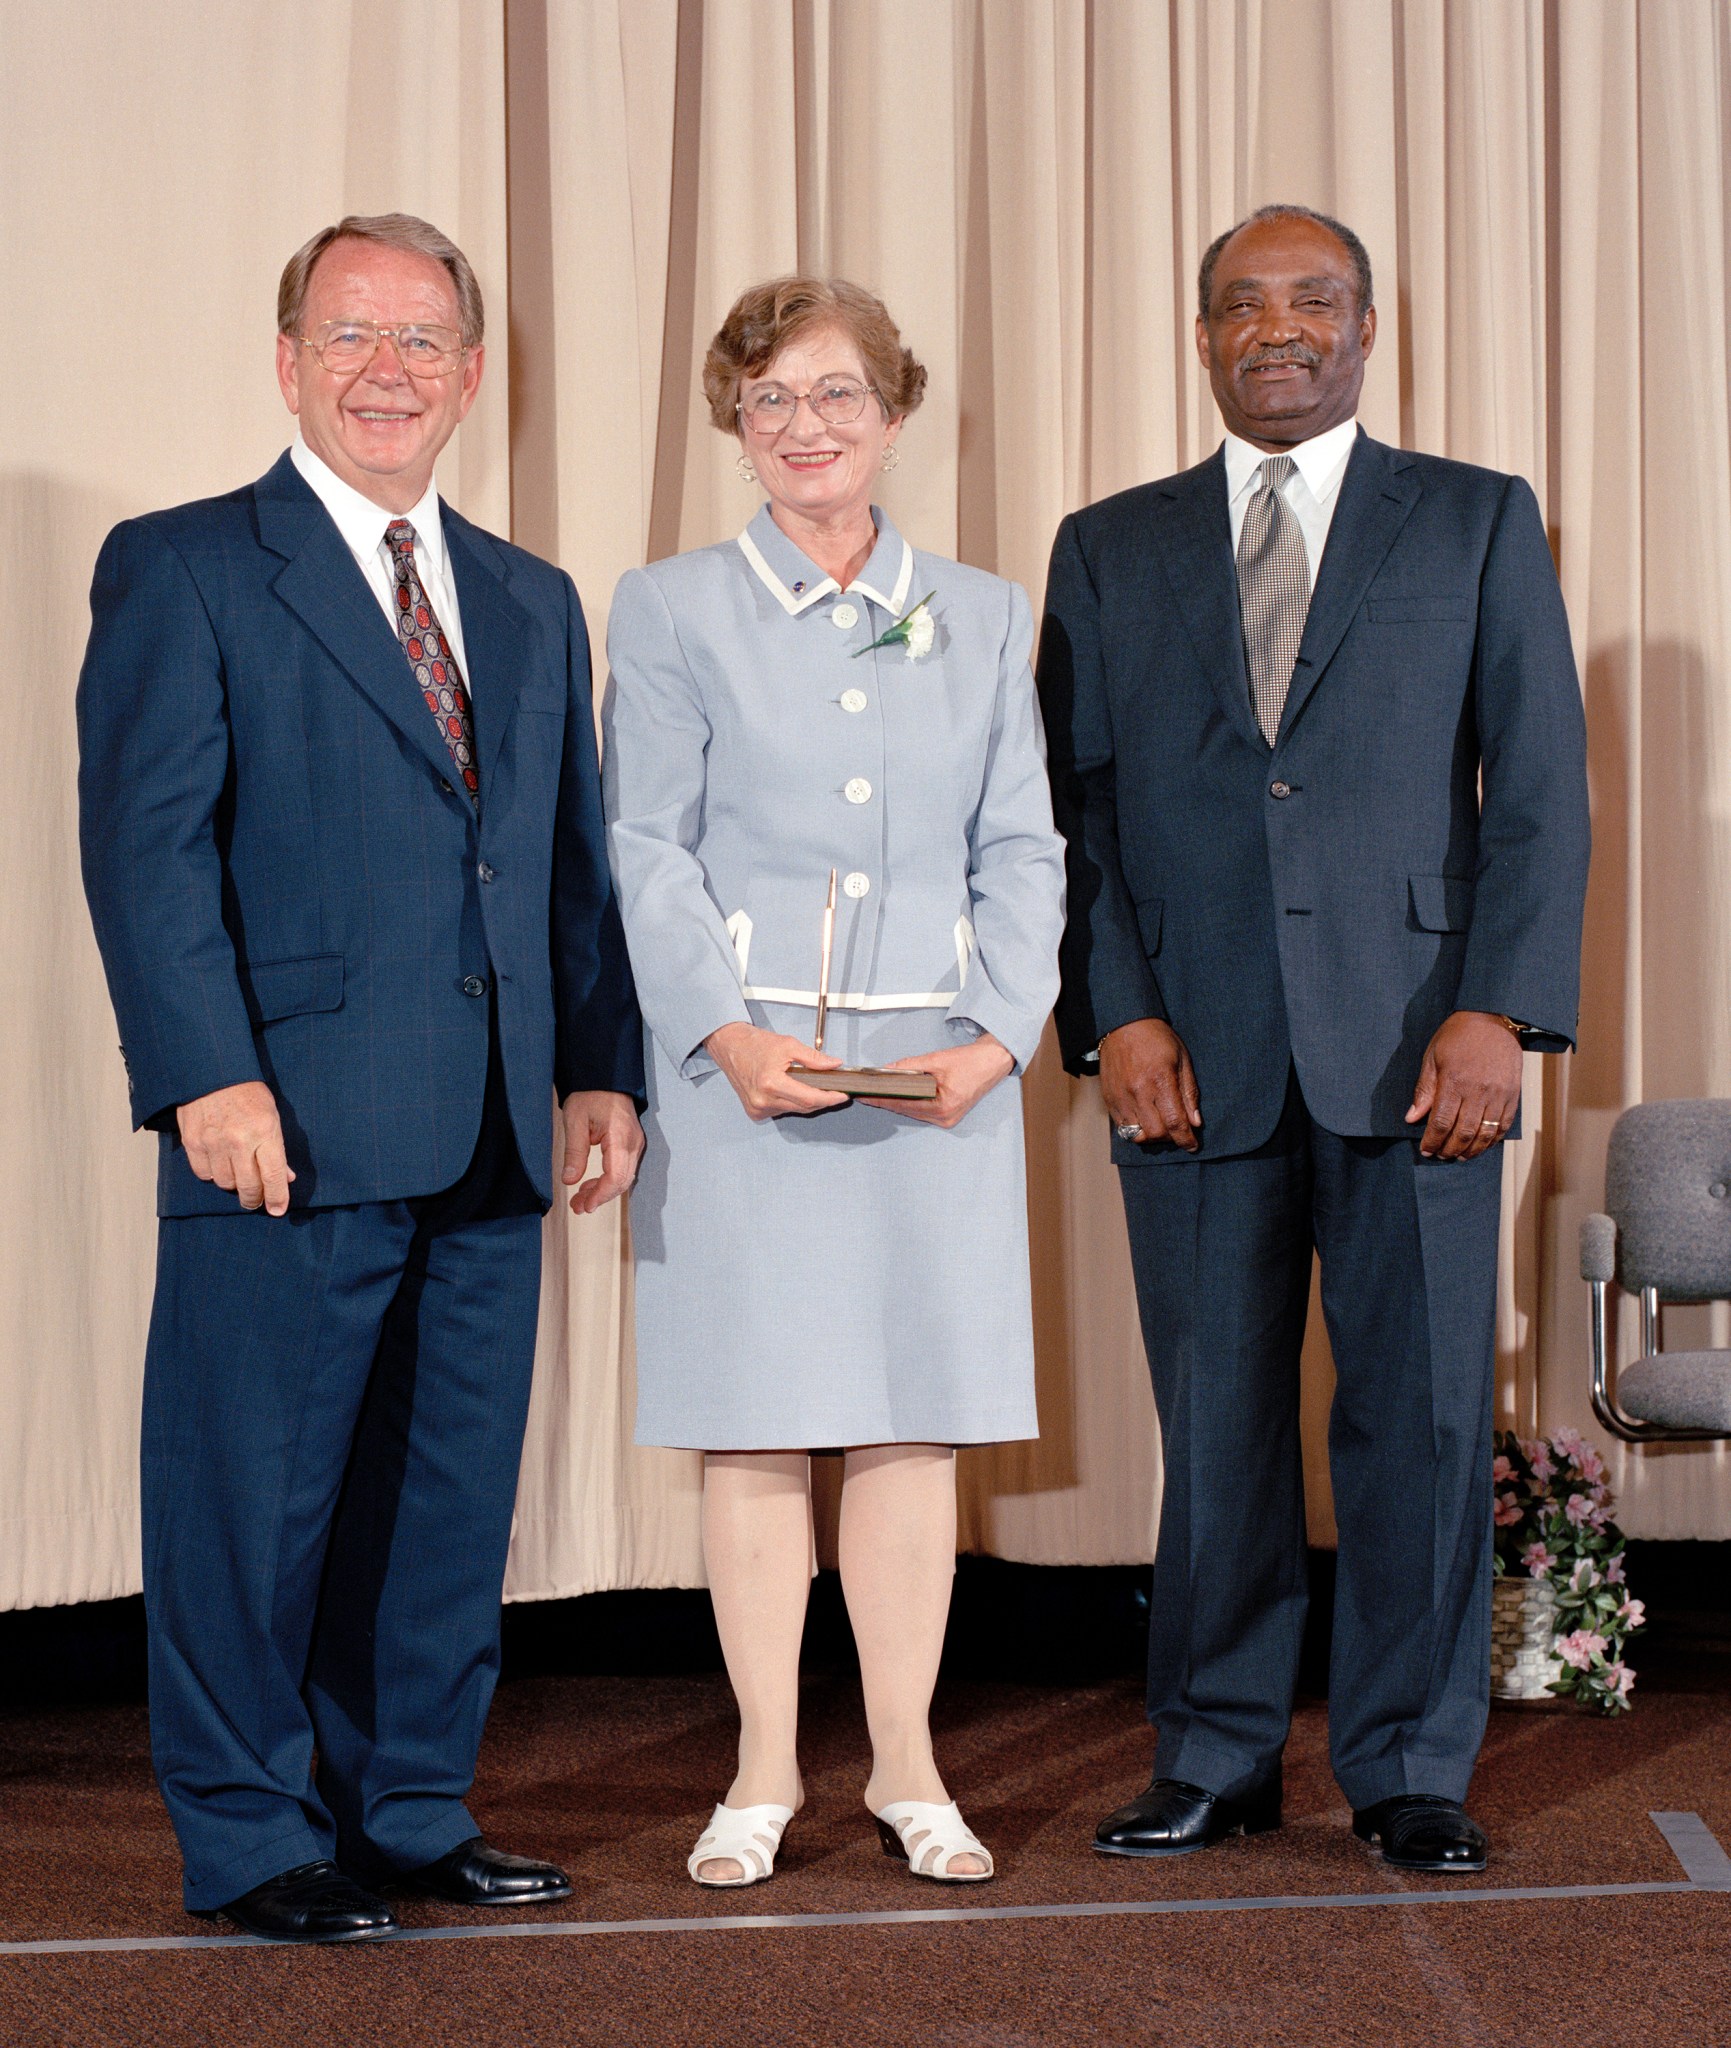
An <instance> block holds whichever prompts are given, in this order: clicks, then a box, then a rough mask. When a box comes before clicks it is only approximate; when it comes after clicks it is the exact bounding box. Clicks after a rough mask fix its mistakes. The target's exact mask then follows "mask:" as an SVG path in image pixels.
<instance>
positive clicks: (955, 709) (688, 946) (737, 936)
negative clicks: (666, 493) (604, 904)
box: [603, 506, 1063, 1075]
mask: <svg viewBox="0 0 1731 2048" xmlns="http://www.w3.org/2000/svg"><path fill="white" fill-rule="evenodd" d="M874 516H875V518H876V520H877V526H878V540H877V546H876V548H875V549H874V550H873V553H872V556H871V559H870V560H869V562H868V563H867V564H866V567H865V569H864V570H863V571H862V573H861V574H860V575H859V576H858V577H857V578H856V579H855V581H854V583H853V585H852V586H851V588H850V589H849V590H848V591H846V592H843V591H841V590H840V589H839V588H838V587H837V585H836V584H835V582H834V580H833V579H832V578H830V577H828V576H826V575H825V574H824V573H823V571H822V570H821V569H818V568H816V567H815V566H814V565H813V564H812V563H811V562H810V561H809V560H808V559H807V557H806V556H805V555H804V554H803V553H802V552H801V551H800V549H799V548H798V547H796V546H795V545H794V543H793V542H792V541H791V540H789V539H788V538H787V536H786V535H785V534H783V533H782V531H781V529H780V528H779V527H778V526H777V525H776V524H775V522H774V520H773V519H772V518H771V517H770V514H769V508H768V507H767V506H765V507H764V508H763V509H762V510H760V511H759V513H758V514H757V516H756V517H755V518H754V519H753V520H752V522H751V524H750V526H749V527H748V528H747V529H746V531H745V533H744V534H742V535H741V536H740V537H739V538H738V539H737V540H731V541H727V542H724V543H723V544H721V545H719V546H716V547H710V548H700V549H698V550H696V551H695V552H693V553H691V554H685V555H679V556H676V557H674V558H673V559H671V560H668V561H663V562H657V563H654V564H652V565H651V566H650V567H649V568H647V569H637V570H633V571H632V572H631V573H630V574H628V575H627V576H626V577H625V578H624V579H623V580H622V581H621V583H620V585H619V588H618V592H617V594H616V596H615V598H614V601H613V614H612V618H611V620H610V622H609V626H608V636H607V651H608V658H609V662H610V665H611V668H612V676H611V679H610V682H609V686H608V692H607V698H606V703H605V708H604V711H603V728H604V745H603V762H604V785H605V804H606V816H607V823H608V839H609V850H610V856H611V859H612V863H613V871H614V876H615V879H616V884H617V888H618V892H619V901H620V906H621V910H622V913H623V915H624V919H625V931H626V940H627V944H628V946H629V948H630V953H631V960H632V966H633V970H634V973H635V976H636V980H637V987H638V993H639V998H640V1000H641V1002H642V1005H643V1011H644V1016H645V1019H646V1021H647V1024H648V1026H649V1029H650V1031H651V1032H652V1033H653V1035H654V1037H655V1038H656V1039H657V1040H658V1041H659V1043H660V1046H661V1049H662V1051H663V1053H664V1054H665V1055H666V1057H667V1058H668V1059H669V1060H670V1061H671V1062H672V1064H673V1065H674V1066H675V1067H676V1068H677V1069H679V1070H681V1071H683V1072H685V1073H686V1074H688V1075H690V1074H696V1073H699V1072H702V1071H704V1070H705V1069H706V1068H707V1066H708V1065H709V1059H708V1055H707V1054H706V1053H705V1052H704V1051H703V1049H702V1047H703V1041H704V1039H705V1038H706V1037H707V1036H708V1035H709V1033H710V1032H712V1031H714V1030H716V1029H717V1028H718V1027H719V1026H721V1025H723V1024H727V1023H735V1022H739V1023H744V1022H750V1021H751V1009H750V1004H751V1003H753V1002H757V1003H766V1004H795V1005H800V1006H806V1005H815V1001H816V992H817V983H818V967H819V958H820V949H821V941H822V924H823V906H824V897H825V892H826V889H827V885H828V879H829V871H830V869H831V867H834V868H835V869H836V871H837V874H838V877H839V888H838V894H837V902H836V926H835V947H834V959H833V966H832V971H831V983H830V986H831V996H830V1001H831V1005H832V1007H833V1008H836V1009H839V1010H846V1009H849V1008H854V1009H910V1008H929V1009H931V1010H933V1011H934V1012H936V1013H938V1014H939V1015H941V1016H942V1018H943V1019H944V1021H945V1025H946V1027H947V1029H948V1031H949V1033H950V1035H951V1036H952V1037H954V1038H955V1039H956V1040H957V1041H958V1042H965V1041H966V1040H968V1039H971V1038H974V1037H976V1036H977V1035H978V1034H979V1033H980V1032H981V1031H989V1032H991V1033H992V1034H993V1035H994V1036H995V1037H996V1038H998V1039H999V1040H1000V1041H1001V1042H1002V1043H1003V1044H1004V1045H1005V1046H1006V1047H1007V1048H1008V1049H1009V1051H1010V1053H1011V1055H1012V1056H1013V1058H1014V1059H1015V1061H1016V1065H1017V1068H1018V1070H1019V1069H1020V1068H1021V1067H1022V1066H1023V1065H1025V1064H1026V1062H1027V1061H1028V1060H1029V1059H1030V1058H1032V1056H1033V1053H1034V1050H1035V1048H1036V1046H1037V1045H1038V1044H1039V1040H1040V1032H1041V1029H1042V1027H1043V1026H1044V1024H1045V1021H1046V1016H1047V1013H1048V1012H1049V1010H1050V1009H1051V1006H1052V1003H1053V1000H1054V998H1055V996H1056V993H1057V973H1056V956H1057V945H1058V938H1059V934H1060V931H1061V929H1062V925H1063V844H1062V841H1061V840H1060V839H1059V838H1058V836H1057V834H1056V833H1055V832H1054V830H1053V826H1052V814H1051V802H1050V795H1049V789H1048V784H1047V779H1046V770H1045V750H1044V740H1043V737H1042V734H1041V730H1040V720H1039V710H1038V707H1037V704H1036V700H1035V696H1034V689H1033V681H1032V677H1031V676H1030V673H1029V668H1028V654H1029V648H1030V643H1031V639H1032V622H1031V618H1030V614H1029V610H1028V601H1027V598H1026V596H1025V595H1024V594H1023V592H1022V590H1021V588H1020V587H1019V586H1018V585H1016V584H1014V583H1007V582H1005V581H1004V580H1003V579H1002V578H1000V577H997V576H991V575H988V574H986V573H985V572H983V571H982V570H979V569H971V568H967V567H965V566H963V565H962V564H960V563H957V562H951V561H946V560H945V559H943V558H942V557H941V556H936V555H928V554H924V553H922V552H920V551H919V550H917V549H915V548H913V547H910V546H909V545H908V544H907V543H906V542H905V541H904V540H903V539H902V537H901V535H900V534H899V533H897V532H896V530H895V528H894V527H893V526H892V525H891V524H890V522H889V520H888V519H887V518H886V517H885V515H884V514H883V513H882V512H881V511H877V512H875V513H874ZM928 593H929V594H930V596H931V603H930V611H931V615H932V618H933V621H934V623H935V626H936V635H935V639H934V642H933V645H932V647H931V649H930V651H929V652H928V653H926V654H924V655H922V656H921V657H919V658H918V659H909V657H908V655H907V654H906V652H905V651H904V649H903V648H901V647H899V646H892V647H888V648H879V649H877V650H875V651H872V652H867V651H866V650H868V649H869V648H870V647H871V643H872V642H873V641H874V640H875V639H876V638H877V637H878V636H879V635H880V634H881V633H883V632H884V630H885V629H886V628H888V627H890V626H892V625H893V624H895V622H896V621H897V620H898V619H899V618H901V617H902V616H903V615H904V614H905V613H906V612H907V611H908V610H909V609H910V608H911V607H912V606H914V605H915V604H917V603H918V602H919V600H920V599H922V598H924V597H926V596H927V595H928Z"/></svg>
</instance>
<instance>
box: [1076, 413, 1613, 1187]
mask: <svg viewBox="0 0 1731 2048" xmlns="http://www.w3.org/2000/svg"><path fill="white" fill-rule="evenodd" d="M1039 681H1040V694H1041V701H1042V706H1043V709H1044V713H1045V721H1046V732H1047V738H1048V743H1049V746H1050V753H1051V769H1052V788H1053V799H1054V809H1055V812H1056V817H1057V823H1058V826H1059V829H1060V830H1061V831H1062V832H1063V833H1064V835H1065V837H1066V840H1067V842H1068V846H1069V903H1070V913H1069V914H1070V922H1069V929H1068V932H1067V934H1066V937H1065V945H1064V960H1063V967H1064V979H1063V993H1062V995H1061V997H1060V999H1059V1003H1058V1011H1057V1022H1058V1033H1059V1040H1060V1044H1061V1046H1062V1049H1063V1054H1064V1060H1065V1064H1066V1065H1067V1066H1068V1067H1069V1068H1070V1070H1071V1071H1072V1072H1075V1073H1079V1072H1083V1071H1087V1070H1088V1068H1087V1059H1088V1055H1089V1054H1090V1053H1091V1052H1092V1051H1093V1049H1094V1048H1095V1047H1096V1046H1097V1045H1098V1043H1099V1041H1100V1039H1101V1038H1102V1037H1103V1036H1104V1034H1105V1033H1106V1032H1108V1031H1110V1030H1111V1029H1113V1027H1114V1026H1116V1025H1119V1024H1125V1023H1128V1022H1130V1021H1132V1020H1133V1019H1136V1018H1139V1017H1160V1018H1165V1019H1167V1020H1168V1021H1169V1022H1170V1023H1171V1024H1172V1027H1173V1029H1174V1030H1175V1031H1177V1033H1178V1034H1179V1036H1180V1037H1181V1038H1182V1039H1183V1040H1184V1042H1185V1044H1186V1045H1187V1046H1188V1047H1189V1050H1190V1055H1191V1059H1192V1060H1193V1062H1194V1064H1195V1067H1196V1076H1197V1083H1198V1086H1199V1089H1200V1092H1201V1097H1202V1112H1203V1116H1204V1119H1205V1124H1204V1129H1203V1132H1202V1146H1201V1154H1200V1156H1205V1157H1216V1158H1218V1157H1228V1156H1231V1155H1234V1154H1238V1153H1243V1152H1247V1151H1251V1150H1254V1149H1255V1147H1257V1146H1258V1145H1260V1144H1262V1143H1263V1142H1264V1141H1265V1140H1266V1139H1267V1138H1268V1137H1269V1135H1270V1134H1271V1132H1272V1131H1273V1129H1274V1125H1275V1122H1276V1119H1277V1118H1278V1116H1279V1114H1280V1109H1281V1104H1282V1101H1283V1099H1284V1095H1285V1089H1286V1080H1287V1074H1288V1072H1289V1069H1290V1067H1291V1066H1292V1065H1294V1064H1295V1065H1296V1068H1297V1072H1298V1077H1299V1082H1300V1085H1301V1086H1302V1088H1303V1091H1304V1097H1305V1101H1306V1104H1307V1105H1308V1107H1309V1109H1310V1111H1311V1113H1312V1115H1313V1116H1315V1117H1316V1119H1317V1120H1318V1121H1319V1122H1320V1123H1322V1124H1323V1125H1324V1126H1325V1127H1326V1128H1327V1129H1329V1130H1332V1131H1336V1132H1339V1133H1340V1134H1341V1135H1343V1136H1362V1137H1371V1136H1379V1137H1394V1136H1398V1135H1400V1134H1402V1133H1403V1132H1406V1131H1407V1130H1408V1129H1409V1126H1407V1124H1406V1123H1405V1121H1404V1117H1405V1113H1406V1110H1407V1108H1408V1106H1409V1104H1410V1102H1411V1099H1412V1091H1413V1087H1414V1084H1415V1083H1416V1081H1417V1079H1418V1072H1419V1064H1420V1061H1421V1059H1422V1058H1423V1055H1424V1049H1425V1046H1426V1045H1427V1043H1428V1042H1429V1040H1430V1038H1431V1035H1432V1034H1433V1033H1434V1032H1435V1030H1436V1028H1437V1026H1438V1025H1439V1024H1440V1023H1441V1022H1442V1021H1443V1019H1444V1018H1445V1017H1446V1016H1447V1015H1448V1014H1449V1012H1450V1011H1451V1010H1455V1009H1469V1010H1489V1011H1497V1012H1501V1013H1503V1014H1506V1015H1508V1016H1511V1017H1517V1018H1519V1019H1521V1020H1522V1021H1523V1022H1525V1023H1527V1024H1529V1025H1531V1026H1533V1027H1535V1032H1536V1035H1535V1037H1534V1038H1532V1039H1531V1040H1529V1042H1530V1043H1536V1044H1538V1045H1540V1046H1541V1047H1543V1048H1547V1049H1552V1050H1563V1049H1565V1048H1567V1047H1568V1046H1570V1045H1572V1044H1573V1042H1574V1036H1575V1029H1576V1011H1577V1006H1578V1001H1579V988H1580V943H1581V917H1582V908H1583V902H1584V897H1585V891H1586V876H1587V849H1588V821H1587V782H1586V735H1585V726H1584V722H1583V719H1582V715H1581V697H1580V690H1579V687H1578V684H1577V681H1576V676H1575V664H1574V656H1573V652H1572V650H1571V647H1570V643H1569V629H1568V621H1567V618H1566V617H1565V615H1564V612H1563V603H1562V594H1561V592H1560V590H1559V589H1558V586H1557V578H1556V571H1555V569H1554V567H1553V565H1552V562H1551V556H1550V550H1549V548H1548V546H1547V544H1546V539H1545V531H1544V526H1543V523H1542V521H1541V519H1540V517H1539V509H1538V504H1537V501H1536V500H1535V498H1534V496H1533V493H1532V491H1531V490H1530V489H1529V488H1528V486H1527V485H1526V484H1525V483H1523V482H1522V481H1521V479H1520V478H1518V477H1511V476H1503V475H1500V474H1498V473H1497V472H1495V471H1492V470H1486V469H1475V468H1471V467H1469V466H1468V465H1466V464H1464V463H1459V462H1445V461H1442V460H1440V459H1439V458H1437V457H1434V456H1427V455H1411V454H1407V453H1405V452H1403V451H1402V450H1400V449H1398V448H1390V447H1385V446H1384V445H1383V444H1382V443H1381V442H1378V441H1373V440H1371V439H1370V438H1369V436H1368V435H1365V434H1363V433H1361V434H1360V435H1359V438H1358V441H1357V444H1356V446H1355V447H1354V449H1353V452H1352V456H1351V459H1350V461H1349V462H1348V464H1347V470H1346V475H1345V478H1344V479H1343V481H1342V483H1341V489H1340V499H1339V502H1338V504H1337V505H1336V507H1335V514H1334V521H1333V525H1332V526H1331V528H1330V531H1329V537H1328V545H1327V547H1326V548H1325V550H1324V552H1323V558H1322V562H1321V565H1320V567H1319V570H1318V573H1317V579H1316V589H1315V593H1314V595H1313V597H1312V599H1311V605H1310V615H1309V619H1308V622H1307V624H1306V627H1305V633H1304V640H1303V644H1302V646H1301V648H1300V651H1299V655H1298V663H1297V668H1296V670H1295V672H1294V675H1293V680H1292V688H1291V691H1290V694H1289V695H1288V697H1287V701H1286V709H1285V714H1284V716H1283V718H1282V721H1281V726H1280V731H1279V733H1278V735H1277V736H1276V741H1275V745H1274V747H1273V748H1272V749H1270V747H1269V746H1268V744H1267V742H1266V741H1265V740H1264V739H1263V737H1262V734H1261V732H1260V731H1259V730H1258V728H1257V724H1256V719H1255V715H1254V713H1253V711H1252V709H1251V701H1250V686H1249V682H1248V679H1247V677H1246V673H1245V665H1244V652H1243V636H1242V631H1241V628H1240V622H1239V610H1238V583H1237V576H1236V573H1235V569H1234V564H1233V556H1232V541H1231V528H1230V524H1229V521H1228V516H1227V503H1226V471H1225V463H1224V460H1223V458H1222V456H1221V455H1220V454H1219V453H1216V454H1215V455H1214V456H1212V457H1211V458H1210V459H1209V460H1208V461H1207V462H1204V463H1202V464H1200V465H1199V466H1198V467H1197V468H1195V469H1192V470H1187V471H1185V472H1184V473H1183V474H1182V475H1179V476H1174V477H1168V478H1166V479H1164V480H1163V481H1161V482H1159V483H1153V484H1145V485H1142V486H1140V487H1139V488H1137V489H1135V490H1130V491H1124V492H1122V493H1120V494H1119V495H1118V496H1116V497H1112V498H1107V499H1104V500H1102V501H1101V502H1100V503H1099V504H1097V505H1091V506H1089V507H1087V509H1086V510H1084V511H1081V512H1076V513H1072V514H1071V515H1070V517H1069V518H1067V519H1066V520H1065V521H1064V523H1063V525H1062V526H1061V527H1060V528H1059V531H1058V538H1057V543H1056V545H1055V547H1054V549H1053V553H1052V566H1051V574H1050V580H1049V582H1048V584H1047V590H1046V617H1045V623H1044V627H1043V630H1042V633H1041V641H1040V658H1039ZM1113 1142H1114V1147H1115V1154H1116V1156H1117V1157H1118V1158H1119V1159H1120V1161H1121V1162H1123V1163H1134V1162H1143V1161H1154V1160H1158V1159H1162V1158H1174V1157H1177V1158H1183V1157H1187V1156H1190V1155H1186V1154H1182V1153H1179V1152H1177V1150H1176V1148H1174V1147H1171V1146H1155V1147H1138V1146H1133V1145H1125V1144H1123V1143H1121V1142H1120V1141H1118V1140H1116V1139H1114V1141H1113Z"/></svg>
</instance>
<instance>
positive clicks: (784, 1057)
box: [703, 1024, 848, 1124]
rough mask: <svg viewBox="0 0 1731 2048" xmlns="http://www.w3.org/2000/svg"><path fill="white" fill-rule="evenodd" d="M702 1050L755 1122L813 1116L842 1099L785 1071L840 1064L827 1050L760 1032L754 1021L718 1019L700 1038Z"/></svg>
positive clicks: (830, 1091) (834, 1106)
mask: <svg viewBox="0 0 1731 2048" xmlns="http://www.w3.org/2000/svg"><path fill="white" fill-rule="evenodd" d="M703 1045H704V1050H705V1051H706V1052H707V1053H708V1054H709V1056H710V1058H711V1059H712V1060H714V1062H715V1064H716V1065H717V1066H718V1067H719V1068H720V1069H721V1071H722V1072H723V1073H724V1074H725V1075H726V1076H727V1078H728V1079H729V1080H730V1081H731V1082H732V1083H733V1092H734V1094H735V1095H737V1096H738V1097H739V1099H740V1101H741V1102H742V1103H743V1104H744V1106H745V1113H746V1115H747V1116H748V1117H750V1118H751V1120H752V1122H753V1123H754V1124H760V1123H763V1122H765V1121H767V1119H768V1118H770V1117H772V1116H812V1115H814V1114H815V1113H816V1112H817V1111H818V1110H820V1109H835V1108H837V1107H838V1106H839V1105H840V1104H842V1103H844V1102H846V1101H847V1100H848V1098H847V1097H846V1096H845V1095H841V1094H838V1093H837V1091H836V1090H835V1089H833V1088H809V1087H807V1086H806V1084H805V1082H803V1081H796V1080H795V1079H794V1078H793V1076H792V1075H791V1074H790V1073H789V1072H788V1071H787V1070H788V1068H789V1067H791V1066H794V1065H799V1066H805V1067H839V1066H840V1065H841V1061H840V1060H838V1059H837V1058H836V1056H835V1054H834V1053H831V1052H813V1051H812V1049H811V1047H810V1046H809V1045H801V1044H800V1042H799V1040H798V1039H797V1038H786V1037H784V1036H783V1035H782V1033H781V1032H779V1031H764V1030H762V1029H760V1028H759V1027H758V1026H757V1025H756V1024H723V1025H722V1026H721V1027H720V1028H719V1030H715V1031H712V1032H711V1033H710V1034H709V1036H708V1037H707V1038H706V1039H705V1040H704V1041H703Z"/></svg>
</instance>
